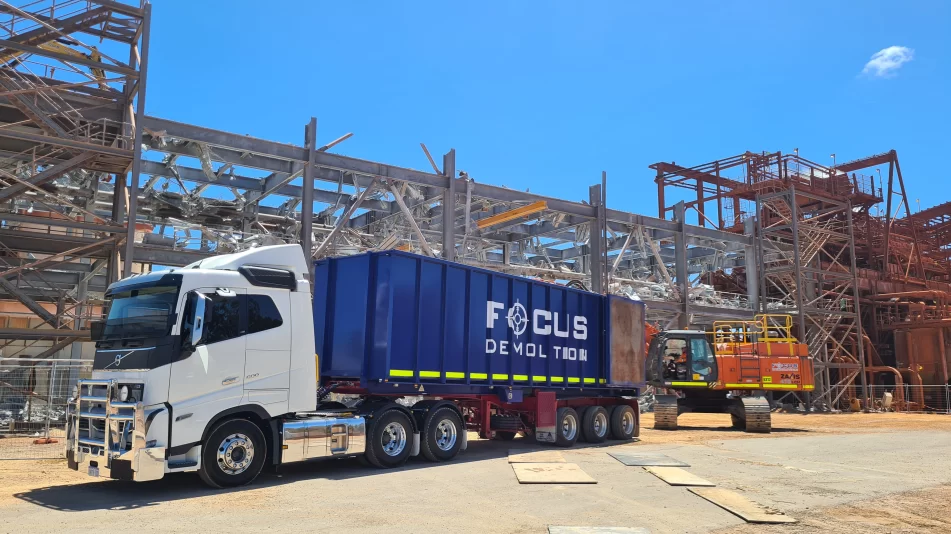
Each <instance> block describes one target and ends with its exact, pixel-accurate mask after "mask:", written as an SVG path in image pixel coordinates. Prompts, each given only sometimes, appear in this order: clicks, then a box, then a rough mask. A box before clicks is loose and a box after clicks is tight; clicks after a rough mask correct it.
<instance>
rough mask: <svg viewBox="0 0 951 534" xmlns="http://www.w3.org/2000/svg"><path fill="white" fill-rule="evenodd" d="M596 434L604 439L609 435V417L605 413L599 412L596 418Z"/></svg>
mask: <svg viewBox="0 0 951 534" xmlns="http://www.w3.org/2000/svg"><path fill="white" fill-rule="evenodd" d="M594 433H595V435H597V436H598V437H599V438H603V437H604V436H606V435H607V433H608V416H606V415H604V413H603V412H598V413H597V414H596V415H595V416H594Z"/></svg>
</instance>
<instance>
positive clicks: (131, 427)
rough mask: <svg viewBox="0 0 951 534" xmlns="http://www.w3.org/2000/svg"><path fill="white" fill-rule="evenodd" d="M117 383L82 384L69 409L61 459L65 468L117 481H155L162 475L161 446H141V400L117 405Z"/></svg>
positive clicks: (89, 381) (86, 381) (143, 424)
mask: <svg viewBox="0 0 951 534" xmlns="http://www.w3.org/2000/svg"><path fill="white" fill-rule="evenodd" d="M118 387H119V381H118V380H116V379H82V380H79V381H78V382H77V394H76V398H75V399H74V400H73V401H72V403H71V404H70V406H69V408H70V409H69V410H68V414H69V416H68V418H67V425H66V460H67V462H68V465H69V467H70V469H73V470H75V471H85V472H86V473H88V474H89V475H90V476H97V477H104V478H115V479H120V480H136V481H144V480H157V479H159V478H162V476H163V475H164V474H165V447H146V431H147V428H146V420H145V413H144V412H145V410H144V407H143V404H142V402H141V400H140V401H137V402H120V401H118V395H117V392H118Z"/></svg>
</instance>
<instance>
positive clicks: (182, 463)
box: [168, 460, 198, 469]
mask: <svg viewBox="0 0 951 534" xmlns="http://www.w3.org/2000/svg"><path fill="white" fill-rule="evenodd" d="M197 465H198V462H195V461H188V460H184V461H180V462H169V463H168V468H169V469H187V468H189V467H195V466H197Z"/></svg>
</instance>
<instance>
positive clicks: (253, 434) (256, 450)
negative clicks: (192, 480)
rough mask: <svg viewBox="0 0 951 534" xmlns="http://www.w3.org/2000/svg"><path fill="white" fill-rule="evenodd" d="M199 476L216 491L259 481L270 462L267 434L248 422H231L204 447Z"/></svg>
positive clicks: (220, 425) (213, 431)
mask: <svg viewBox="0 0 951 534" xmlns="http://www.w3.org/2000/svg"><path fill="white" fill-rule="evenodd" d="M201 455H202V458H201V469H199V470H198V475H199V476H200V477H201V479H202V481H204V482H205V484H208V485H209V486H211V487H214V488H233V487H235V486H244V485H245V484H249V483H250V482H251V481H252V480H254V479H255V478H257V476H258V474H260V473H261V469H262V468H263V467H264V460H265V459H266V458H267V444H266V443H265V442H264V434H262V433H261V429H260V428H258V426H257V425H255V424H254V423H252V422H251V421H248V420H247V419H231V420H229V421H225V422H223V423H221V424H219V425H218V426H217V427H215V429H214V430H212V431H211V434H209V435H208V439H207V440H205V443H204V444H203V446H202V451H201Z"/></svg>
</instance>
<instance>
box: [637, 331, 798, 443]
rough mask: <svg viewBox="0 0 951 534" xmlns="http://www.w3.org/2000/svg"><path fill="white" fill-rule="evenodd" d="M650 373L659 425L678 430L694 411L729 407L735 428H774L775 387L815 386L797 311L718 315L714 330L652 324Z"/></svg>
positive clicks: (722, 410)
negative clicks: (797, 334)
mask: <svg viewBox="0 0 951 534" xmlns="http://www.w3.org/2000/svg"><path fill="white" fill-rule="evenodd" d="M651 334H653V336H652V337H650V341H649V345H648V350H647V381H648V383H649V384H651V385H653V386H655V388H658V390H660V389H663V390H666V391H667V392H668V393H667V394H661V395H655V403H654V428H656V429H660V430H676V429H677V416H678V415H680V414H681V413H686V412H698V413H729V414H730V416H731V419H732V421H733V427H734V428H741V429H744V430H746V431H747V432H763V433H768V432H769V431H770V430H771V421H770V406H769V402H768V401H767V399H766V395H765V392H767V391H783V392H788V391H812V390H813V389H814V387H815V386H814V379H813V370H812V369H813V365H812V357H811V356H809V347H808V346H807V345H806V344H805V343H800V342H799V341H798V340H797V339H796V338H794V337H793V336H792V317H790V316H788V315H757V316H756V317H754V318H753V320H752V321H717V322H715V323H713V329H712V331H710V332H704V331H700V330H664V331H656V330H654V329H650V328H648V336H651Z"/></svg>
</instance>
